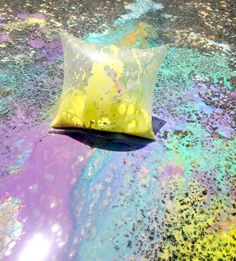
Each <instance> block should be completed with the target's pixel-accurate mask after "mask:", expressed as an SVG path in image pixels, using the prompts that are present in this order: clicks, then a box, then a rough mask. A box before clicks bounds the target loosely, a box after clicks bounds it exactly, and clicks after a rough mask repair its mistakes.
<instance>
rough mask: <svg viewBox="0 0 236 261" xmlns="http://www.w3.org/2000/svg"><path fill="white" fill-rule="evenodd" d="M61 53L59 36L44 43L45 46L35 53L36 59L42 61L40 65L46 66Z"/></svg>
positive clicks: (60, 55)
mask: <svg viewBox="0 0 236 261" xmlns="http://www.w3.org/2000/svg"><path fill="white" fill-rule="evenodd" d="M62 55H63V51H62V44H61V41H60V39H59V37H55V38H54V39H52V41H50V42H47V43H45V47H44V48H43V49H41V50H40V51H39V52H38V53H37V56H36V59H37V60H39V61H42V66H47V65H50V64H52V63H54V62H55V61H56V60H57V59H58V58H60V57H62Z"/></svg>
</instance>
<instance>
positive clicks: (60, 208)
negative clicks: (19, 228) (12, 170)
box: [0, 123, 88, 261]
mask: <svg viewBox="0 0 236 261" xmlns="http://www.w3.org/2000/svg"><path fill="white" fill-rule="evenodd" d="M17 139H19V140H21V141H23V142H21V143H22V153H24V151H25V150H28V149H29V148H31V153H30V154H29V155H28V156H27V159H26V160H25V161H24V162H23V166H22V171H20V172H19V173H16V174H12V175H10V176H6V177H4V178H2V179H1V182H0V201H1V200H2V199H3V198H5V197H6V195H10V196H13V197H16V198H18V199H19V200H20V202H22V204H23V208H22V210H21V213H20V217H19V219H20V220H23V221H24V228H23V232H22V234H21V238H20V240H18V241H17V242H16V245H15V246H14V248H13V249H12V253H11V254H10V255H9V256H7V257H5V259H4V260H6V261H11V260H18V259H19V257H20V255H21V253H22V251H23V250H24V249H25V248H27V244H28V242H30V241H32V239H33V238H34V237H35V235H38V234H40V235H41V236H43V237H44V238H45V239H46V240H47V242H49V246H50V249H49V254H48V256H47V258H46V259H44V260H45V261H46V260H58V261H60V260H62V261H63V260H65V259H64V258H63V255H64V252H65V245H66V243H67V241H68V239H69V236H70V233H71V231H72V226H73V223H72V217H71V213H70V193H71V190H72V188H73V185H74V184H75V182H76V180H77V179H78V178H79V176H80V173H81V170H82V168H83V165H84V163H83V162H84V161H83V160H81V159H86V158H87V156H88V148H87V147H86V146H85V145H83V144H81V143H79V142H77V141H75V140H74V139H72V138H70V137H68V136H65V135H50V134H48V123H47V124H44V125H41V126H37V127H35V128H34V129H32V130H29V131H26V132H25V133H22V134H20V135H18V137H17Z"/></svg>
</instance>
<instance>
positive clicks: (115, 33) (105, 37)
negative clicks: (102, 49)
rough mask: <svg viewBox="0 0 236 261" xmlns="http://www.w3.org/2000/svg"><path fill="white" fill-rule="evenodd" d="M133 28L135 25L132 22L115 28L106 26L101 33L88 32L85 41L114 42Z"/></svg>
mask: <svg viewBox="0 0 236 261" xmlns="http://www.w3.org/2000/svg"><path fill="white" fill-rule="evenodd" d="M134 30H135V25H134V24H133V23H128V24H126V25H125V26H124V25H122V26H118V27H116V28H108V29H107V30H105V31H104V32H102V33H89V35H88V36H87V37H86V41H88V42H92V43H100V44H114V43H115V42H118V41H120V40H122V39H123V38H124V37H125V36H126V35H127V34H128V33H130V32H132V31H134Z"/></svg>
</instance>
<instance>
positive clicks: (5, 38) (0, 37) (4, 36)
mask: <svg viewBox="0 0 236 261" xmlns="http://www.w3.org/2000/svg"><path fill="white" fill-rule="evenodd" d="M9 41H11V37H10V35H9V34H0V43H3V42H9Z"/></svg>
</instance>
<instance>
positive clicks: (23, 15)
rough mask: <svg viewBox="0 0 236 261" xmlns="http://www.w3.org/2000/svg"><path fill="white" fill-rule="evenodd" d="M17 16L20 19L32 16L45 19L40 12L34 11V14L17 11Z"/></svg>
mask: <svg viewBox="0 0 236 261" xmlns="http://www.w3.org/2000/svg"><path fill="white" fill-rule="evenodd" d="M16 17H17V18H19V19H21V20H26V19H27V18H29V17H34V18H37V19H42V20H46V16H45V15H43V14H40V13H36V14H29V13H19V14H17V15H16Z"/></svg>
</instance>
